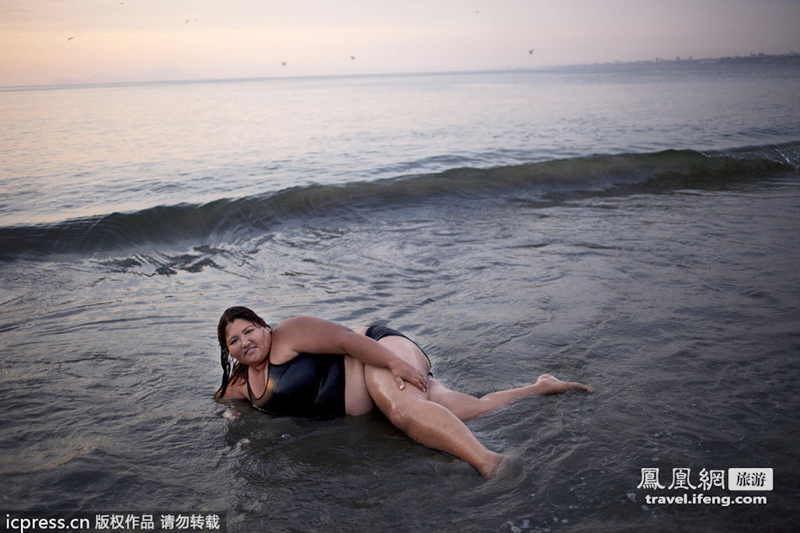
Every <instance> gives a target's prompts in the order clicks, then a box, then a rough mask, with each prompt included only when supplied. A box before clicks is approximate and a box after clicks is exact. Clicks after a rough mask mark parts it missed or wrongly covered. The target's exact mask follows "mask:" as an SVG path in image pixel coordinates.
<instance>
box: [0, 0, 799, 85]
mask: <svg viewBox="0 0 800 533" xmlns="http://www.w3.org/2000/svg"><path fill="white" fill-rule="evenodd" d="M531 49H534V52H533V53H530V52H529V51H530V50H531ZM792 51H796V52H800V0H0V86H8V85H29V84H42V83H49V82H51V81H53V80H56V79H59V78H74V79H87V78H90V77H92V76H98V75H108V76H114V77H117V78H121V79H142V78H145V79H148V78H149V79H152V78H158V77H162V78H163V77H174V76H176V75H177V74H176V73H175V72H165V71H167V70H168V69H180V71H183V72H184V73H186V75H191V76H194V77H202V78H238V77H265V76H293V75H316V74H357V73H384V72H427V71H454V70H483V69H504V68H509V67H510V68H519V67H523V68H525V67H540V66H550V65H564V64H574V63H595V62H609V61H616V60H620V61H629V60H647V59H654V58H656V57H661V58H669V59H673V58H675V57H676V56H681V57H689V56H693V57H695V58H700V57H715V56H722V55H749V54H750V53H758V52H764V53H788V52H792ZM284 62H285V63H286V64H285V65H283V63H284Z"/></svg>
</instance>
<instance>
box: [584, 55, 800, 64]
mask: <svg viewBox="0 0 800 533" xmlns="http://www.w3.org/2000/svg"><path fill="white" fill-rule="evenodd" d="M687 64H695V65H798V66H800V54H798V53H797V52H790V53H788V54H763V53H761V54H750V55H749V56H738V55H737V56H723V57H715V58H703V59H695V58H693V57H691V56H690V57H676V58H674V59H665V58H661V57H656V58H654V59H649V60H643V61H614V62H609V63H595V64H593V65H591V66H626V65H631V66H642V65H663V66H671V65H687ZM574 66H578V65H574ZM580 66H590V65H580Z"/></svg>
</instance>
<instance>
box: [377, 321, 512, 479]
mask: <svg viewBox="0 0 800 533" xmlns="http://www.w3.org/2000/svg"><path fill="white" fill-rule="evenodd" d="M379 342H381V343H382V344H385V345H387V347H389V348H390V349H392V350H393V351H394V352H395V353H396V354H397V355H399V356H400V357H402V358H404V359H405V360H406V361H408V362H409V363H411V364H413V365H415V366H417V367H418V368H420V369H421V370H422V371H424V372H425V373H427V372H428V371H429V370H430V368H429V365H428V361H427V359H426V358H425V355H424V354H423V353H422V352H421V351H420V350H419V348H418V347H417V346H416V345H415V344H414V343H413V342H411V341H409V340H407V339H404V338H402V337H385V338H383V339H381V340H380V341H379ZM364 376H365V378H366V383H367V390H368V391H369V393H370V396H372V399H373V400H374V401H375V404H376V405H377V406H378V409H380V410H381V412H382V413H383V414H385V415H386V416H387V417H388V418H389V420H390V421H391V422H392V424H394V425H395V426H396V427H397V428H399V429H400V430H401V431H403V432H405V433H406V434H407V435H408V436H410V437H411V438H412V439H414V440H416V441H417V442H420V443H422V444H424V445H426V446H429V447H431V448H435V449H437V450H442V451H445V452H448V453H450V454H452V455H455V456H456V457H459V458H461V459H463V460H465V461H467V462H468V463H469V464H471V465H472V466H474V467H475V468H476V469H477V470H478V471H479V472H480V473H481V474H483V475H484V476H486V477H490V476H492V474H493V473H495V472H496V471H497V470H498V466H499V465H500V464H501V463H502V461H503V456H502V455H500V454H498V453H495V452H492V451H490V450H489V449H487V448H486V447H485V446H484V445H483V444H481V443H480V441H478V439H477V438H476V437H475V435H474V434H473V433H472V431H470V429H469V428H468V427H467V426H466V425H464V423H463V422H462V421H461V420H460V419H459V418H458V417H457V416H456V415H455V414H453V413H452V412H451V411H450V410H449V409H448V408H447V407H445V406H444V405H441V404H439V403H437V402H433V401H431V400H430V399H429V398H428V393H424V392H422V391H421V390H419V389H417V388H416V387H406V388H405V389H402V390H401V389H399V388H398V387H397V381H396V380H395V378H394V376H393V375H392V373H391V372H390V371H389V370H387V369H385V368H376V367H373V366H369V365H367V366H366V367H365V369H364Z"/></svg>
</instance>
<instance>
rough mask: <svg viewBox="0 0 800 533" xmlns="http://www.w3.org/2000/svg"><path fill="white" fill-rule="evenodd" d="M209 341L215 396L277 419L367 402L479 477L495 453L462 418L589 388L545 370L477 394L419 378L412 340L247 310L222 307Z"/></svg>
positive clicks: (489, 469) (488, 471)
mask: <svg viewBox="0 0 800 533" xmlns="http://www.w3.org/2000/svg"><path fill="white" fill-rule="evenodd" d="M217 336H218V338H219V344H220V349H221V352H222V358H221V361H222V370H223V375H222V386H221V387H220V389H219V390H218V391H217V394H216V398H218V399H243V400H247V401H249V402H250V403H251V404H252V405H253V406H254V407H256V408H258V409H261V410H263V411H266V412H268V413H270V414H274V415H278V416H305V417H335V416H359V415H364V414H367V413H369V412H370V411H372V410H373V409H374V408H375V407H376V406H377V408H378V409H379V410H380V411H381V412H382V413H383V414H384V415H386V417H387V418H388V419H389V420H390V421H391V422H392V424H394V425H395V426H396V427H397V428H399V429H400V430H402V431H403V432H405V433H406V434H407V435H409V436H410V437H411V438H413V439H414V440H416V441H418V442H420V443H422V444H425V445H426V446H429V447H431V448H435V449H437V450H443V451H445V452H448V453H450V454H452V455H455V456H456V457H460V458H461V459H463V460H465V461H467V462H468V463H469V464H471V465H472V466H474V467H475V468H476V469H477V470H478V471H479V472H480V473H481V474H482V475H484V476H486V477H493V476H494V475H496V474H497V473H499V472H500V471H501V470H502V469H503V466H504V465H505V464H506V460H505V457H504V456H503V455H501V454H499V453H495V452H493V451H491V450H489V449H487V448H486V447H485V446H484V445H483V444H481V443H480V442H479V441H478V439H477V438H476V437H475V435H473V433H472V431H470V429H469V428H468V427H467V426H466V425H465V424H464V421H465V420H470V419H472V418H475V417H476V416H478V415H481V414H483V413H486V412H487V411H491V410H492V409H496V408H497V407H500V406H502V405H506V404H508V403H509V402H511V401H513V400H516V399H517V398H521V397H523V396H529V395H532V394H558V393H563V392H567V391H568V390H572V389H576V390H581V391H585V392H590V389H589V387H587V386H586V385H583V384H581V383H574V382H564V381H560V380H558V379H556V378H554V377H553V376H550V375H548V374H544V375H542V376H539V379H537V380H536V383H534V384H533V385H528V386H525V387H520V388H517V389H510V390H505V391H500V392H493V393H491V394H487V395H486V396H483V397H482V398H476V397H474V396H470V395H468V394H464V393H461V392H456V391H453V390H450V389H448V388H447V387H445V386H444V385H442V384H441V383H439V382H438V381H437V380H435V379H433V378H432V377H429V373H430V369H431V364H430V360H429V359H428V357H427V355H425V353H424V352H423V351H422V349H420V347H419V346H417V344H416V343H414V342H413V341H411V340H410V339H408V338H407V337H406V336H404V335H403V334H402V333H399V332H397V331H395V330H392V329H389V328H387V327H385V326H372V327H370V328H362V329H358V330H355V331H354V330H351V329H349V328H347V327H345V326H341V325H339V324H335V323H333V322H328V321H327V320H322V319H318V318H311V317H295V318H289V319H286V320H284V321H282V322H280V323H279V324H278V325H277V326H275V327H274V328H270V327H269V326H268V325H267V323H266V322H265V321H264V320H263V319H262V318H261V317H259V316H258V315H256V314H255V313H254V312H253V311H251V310H250V309H248V308H246V307H231V308H230V309H228V310H227V311H225V313H224V314H223V315H222V318H221V319H220V321H219V325H218V326H217ZM231 358H232V359H233V360H235V363H234V361H232V360H231ZM231 363H234V364H233V368H232V369H231ZM409 385H410V386H409Z"/></svg>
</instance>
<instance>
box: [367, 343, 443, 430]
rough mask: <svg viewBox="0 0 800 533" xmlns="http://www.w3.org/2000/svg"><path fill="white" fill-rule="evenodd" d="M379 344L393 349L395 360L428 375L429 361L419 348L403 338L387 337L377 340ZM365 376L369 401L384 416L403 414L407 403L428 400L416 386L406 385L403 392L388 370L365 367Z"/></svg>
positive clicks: (424, 393)
mask: <svg viewBox="0 0 800 533" xmlns="http://www.w3.org/2000/svg"><path fill="white" fill-rule="evenodd" d="M378 342H380V343H381V344H383V345H384V346H386V347H387V348H389V349H390V350H392V351H393V352H394V353H395V354H396V355H397V356H398V357H400V358H402V359H403V360H404V361H406V362H407V363H409V364H411V365H413V366H414V367H416V368H417V369H418V370H419V371H420V372H422V373H424V374H427V373H428V372H430V363H429V362H428V358H427V357H426V356H425V354H424V353H422V350H420V349H419V347H418V346H417V345H416V344H414V343H413V342H411V341H410V340H408V339H406V338H404V337H398V336H390V337H384V338H382V339H381V340H379V341H378ZM364 377H365V381H366V385H367V390H368V391H369V394H370V396H371V397H372V400H373V401H374V402H375V404H376V405H377V406H378V408H379V409H380V410H381V411H382V412H383V413H384V414H386V415H387V416H390V417H391V416H392V415H391V412H393V411H394V412H396V411H401V412H402V411H403V410H404V409H405V408H406V407H408V402H415V401H418V400H427V399H428V394H427V393H426V392H423V391H421V390H419V389H418V388H417V387H413V386H406V387H405V388H403V389H400V387H398V386H397V380H396V379H395V377H394V376H393V375H392V373H391V371H390V370H389V369H387V368H379V367H374V366H370V365H366V366H365V367H364Z"/></svg>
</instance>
